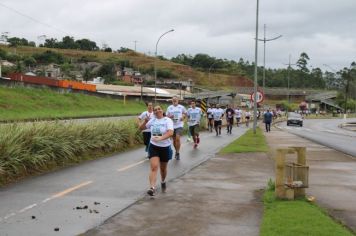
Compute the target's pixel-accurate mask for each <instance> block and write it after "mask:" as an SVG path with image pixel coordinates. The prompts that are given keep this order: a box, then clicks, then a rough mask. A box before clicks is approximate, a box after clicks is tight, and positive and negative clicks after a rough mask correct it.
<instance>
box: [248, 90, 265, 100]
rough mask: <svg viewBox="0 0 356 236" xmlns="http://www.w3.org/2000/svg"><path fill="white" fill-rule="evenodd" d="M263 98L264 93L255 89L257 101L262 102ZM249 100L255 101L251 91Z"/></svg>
mask: <svg viewBox="0 0 356 236" xmlns="http://www.w3.org/2000/svg"><path fill="white" fill-rule="evenodd" d="M263 99H264V95H263V93H262V92H261V91H257V101H256V102H257V103H261V102H263ZM251 101H252V102H254V101H255V93H254V92H253V93H251Z"/></svg>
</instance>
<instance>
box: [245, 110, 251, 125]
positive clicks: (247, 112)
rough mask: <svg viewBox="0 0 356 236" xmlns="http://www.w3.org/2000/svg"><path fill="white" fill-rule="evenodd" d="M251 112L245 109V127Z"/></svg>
mask: <svg viewBox="0 0 356 236" xmlns="http://www.w3.org/2000/svg"><path fill="white" fill-rule="evenodd" d="M250 118H251V112H250V111H249V110H246V111H245V119H246V127H248V126H249V124H250Z"/></svg>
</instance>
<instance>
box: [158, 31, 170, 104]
mask: <svg viewBox="0 0 356 236" xmlns="http://www.w3.org/2000/svg"><path fill="white" fill-rule="evenodd" d="M173 31H174V29H171V30H168V31H167V32H165V33H163V34H162V35H161V36H159V38H158V40H157V43H156V51H155V61H154V68H155V105H156V103H157V65H156V64H157V47H158V43H159V41H160V40H161V38H162V37H163V36H165V35H166V34H168V33H171V32H173Z"/></svg>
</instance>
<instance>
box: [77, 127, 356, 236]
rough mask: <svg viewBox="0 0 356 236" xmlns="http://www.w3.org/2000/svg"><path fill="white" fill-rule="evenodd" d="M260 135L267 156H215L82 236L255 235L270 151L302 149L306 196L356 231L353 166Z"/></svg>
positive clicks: (332, 154) (286, 139)
mask: <svg viewBox="0 0 356 236" xmlns="http://www.w3.org/2000/svg"><path fill="white" fill-rule="evenodd" d="M265 135H266V139H267V142H268V145H269V146H270V149H271V153H269V154H268V155H267V154H263V153H242V154H233V155H232V154H231V155H222V156H216V157H214V158H212V159H210V160H209V161H207V162H205V163H203V164H202V165H200V166H198V167H197V168H195V169H193V170H192V171H190V172H189V173H187V174H186V175H184V176H183V177H181V178H179V179H176V180H174V181H172V182H169V183H167V193H160V191H159V193H158V194H157V196H156V197H155V198H154V199H151V198H149V197H145V198H144V199H141V200H140V201H138V202H137V203H136V204H134V205H132V206H131V207H129V208H127V209H126V210H124V211H122V212H120V213H118V214H117V215H116V216H114V217H112V218H110V219H109V220H107V221H106V222H105V223H104V224H103V225H101V226H99V227H97V228H95V229H92V230H90V231H88V232H87V233H86V234H84V235H156V236H163V235H173V236H174V235H177V236H178V235H179V236H181V235H224V236H225V235H226V236H229V235H233V236H235V235H259V226H260V223H261V218H262V214H263V205H262V202H261V201H260V197H261V194H262V191H259V190H260V189H263V188H265V187H266V184H267V180H268V179H269V178H273V179H274V174H273V173H274V170H273V169H274V162H273V161H272V160H271V158H273V157H274V156H275V153H274V151H275V150H276V149H277V148H286V147H289V146H305V147H307V165H309V167H310V172H309V186H310V188H308V189H307V194H308V195H313V196H315V197H316V203H317V204H318V205H320V206H322V207H323V208H326V209H327V210H328V212H329V213H330V214H331V215H332V216H333V217H334V218H335V219H337V220H340V221H341V222H343V223H344V224H345V225H347V226H348V227H349V228H351V229H353V230H354V231H356V197H355V196H356V184H355V183H356V160H355V159H354V158H352V157H350V156H348V155H345V154H343V153H340V152H337V151H335V150H333V149H330V148H327V147H324V146H321V145H319V144H316V143H312V142H310V141H308V140H306V139H303V138H300V137H298V136H296V135H293V134H290V133H287V132H283V131H280V130H277V129H275V128H274V127H272V132H269V133H265ZM288 158H289V159H292V158H296V157H295V156H294V155H288Z"/></svg>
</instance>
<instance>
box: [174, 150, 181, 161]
mask: <svg viewBox="0 0 356 236" xmlns="http://www.w3.org/2000/svg"><path fill="white" fill-rule="evenodd" d="M175 158H176V160H180V156H179V153H178V152H177V153H176V156H175Z"/></svg>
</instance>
